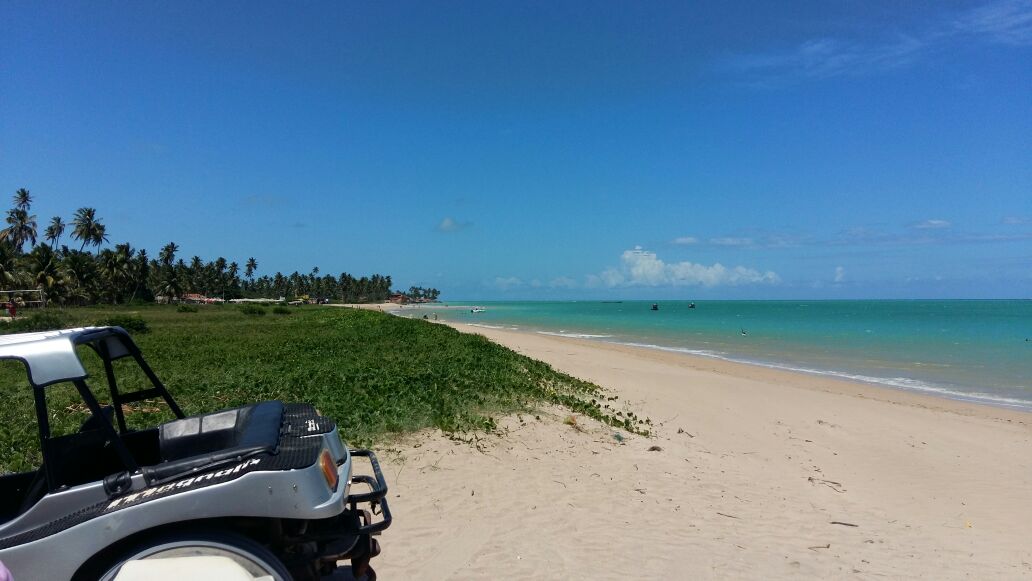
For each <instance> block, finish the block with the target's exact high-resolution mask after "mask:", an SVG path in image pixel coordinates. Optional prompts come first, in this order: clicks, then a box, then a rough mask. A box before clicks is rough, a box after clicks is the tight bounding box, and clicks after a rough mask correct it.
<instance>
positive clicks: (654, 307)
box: [652, 303, 659, 311]
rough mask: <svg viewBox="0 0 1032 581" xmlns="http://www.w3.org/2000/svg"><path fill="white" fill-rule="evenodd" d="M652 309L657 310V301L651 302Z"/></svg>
mask: <svg viewBox="0 0 1032 581" xmlns="http://www.w3.org/2000/svg"><path fill="white" fill-rule="evenodd" d="M652 310H653V311H658V310H659V304H658V303H652Z"/></svg>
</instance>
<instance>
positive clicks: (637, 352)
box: [439, 321, 1032, 424]
mask: <svg viewBox="0 0 1032 581" xmlns="http://www.w3.org/2000/svg"><path fill="white" fill-rule="evenodd" d="M439 322H440V323H442V324H445V325H448V326H450V327H452V328H453V329H456V330H458V331H460V332H466V333H475V334H480V335H484V336H485V337H487V338H488V339H490V340H492V341H494V342H496V343H499V344H501V345H505V346H506V347H509V348H510V349H513V350H514V351H516V352H518V353H523V351H522V350H521V349H520V348H519V346H520V343H521V337H542V338H545V339H552V340H555V341H557V342H570V343H573V344H579V345H582V346H584V347H586V348H597V349H600V350H603V351H611V352H614V353H625V354H630V355H633V356H635V357H639V358H642V359H648V360H651V361H655V362H659V363H664V364H669V365H675V366H678V367H683V368H685V369H690V370H692V371H696V372H703V373H715V374H718V375H722V376H727V377H732V378H737V379H747V380H750V381H764V382H770V383H776V384H778V385H781V386H791V387H794V388H802V389H808V390H813V391H821V392H825V393H832V394H836V395H843V396H847V397H860V398H866V399H871V400H875V401H882V402H886V403H892V404H901V405H909V406H914V407H921V408H927V409H935V410H942V411H949V412H952V413H956V414H960V415H967V416H981V417H988V418H994V419H1000V420H1004V421H1012V422H1017V423H1021V424H1032V413H1030V412H1029V411H1025V410H1020V409H1014V408H1009V407H1005V406H999V405H994V404H991V403H988V402H986V403H983V402H980V401H965V400H959V399H953V398H949V397H945V396H939V395H933V394H929V393H922V392H919V391H912V390H909V389H906V388H898V387H892V386H888V385H881V384H876V383H867V382H864V381H859V380H852V379H846V378H841V377H835V376H832V375H821V374H817V373H806V372H804V371H799V370H794V369H779V368H776V367H768V366H766V365H763V364H758V363H747V362H742V361H732V360H727V359H719V358H716V357H708V356H705V355H695V354H691V353H682V352H674V351H666V350H663V349H655V348H652V347H646V346H634V345H627V344H624V343H617V342H612V341H598V340H592V339H582V338H576V337H566V336H557V335H554V334H541V333H538V332H536V331H521V330H512V329H494V328H489V327H482V326H473V325H470V324H468V323H460V322H454V321H439ZM525 340H526V339H523V340H522V341H525Z"/></svg>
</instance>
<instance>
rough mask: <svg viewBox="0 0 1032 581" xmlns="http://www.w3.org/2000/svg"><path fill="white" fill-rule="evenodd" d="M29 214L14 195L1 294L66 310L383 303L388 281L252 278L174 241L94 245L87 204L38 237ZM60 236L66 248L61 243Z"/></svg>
mask: <svg viewBox="0 0 1032 581" xmlns="http://www.w3.org/2000/svg"><path fill="white" fill-rule="evenodd" d="M31 209H32V195H31V194H30V193H29V191H28V190H26V189H24V188H22V189H19V190H18V191H17V192H15V194H14V205H13V207H12V208H11V209H9V210H8V211H7V217H6V221H7V227H6V228H4V229H3V230H2V231H0V290H28V289H38V290H42V291H43V292H44V293H45V295H46V299H47V301H48V302H54V303H58V304H68V305H88V304H95V303H112V304H121V303H127V302H132V301H154V300H155V299H158V298H160V299H162V300H164V301H168V302H171V301H177V300H182V299H183V298H184V297H186V295H189V294H199V295H203V296H206V297H210V298H222V299H234V298H268V299H277V298H280V297H284V298H287V299H288V300H289V299H294V298H298V297H303V296H309V297H312V298H325V299H333V300H340V301H343V302H349V303H360V302H379V301H384V300H387V298H388V296H390V294H391V277H390V276H385V275H381V274H373V275H371V276H362V277H358V278H356V277H354V276H352V275H351V274H348V273H346V272H342V273H340V274H339V275H337V276H334V275H330V274H323V275H320V271H319V267H315V268H313V269H312V270H311V271H310V272H308V273H301V272H298V271H294V272H292V273H290V274H283V273H281V272H277V273H275V274H274V275H271V276H270V275H264V276H258V277H256V276H255V275H256V274H257V271H258V261H257V260H255V259H254V258H253V257H251V258H248V259H247V260H246V261H244V264H243V267H242V268H241V265H240V264H239V263H237V262H233V261H227V260H226V259H225V258H223V257H221V256H220V257H218V258H216V259H215V260H211V261H205V260H203V259H202V258H201V257H199V256H193V257H191V258H190V259H189V260H185V259H184V258H182V257H180V256H179V245H178V244H176V243H175V242H169V243H168V244H166V245H165V246H163V247H162V248H161V251H160V252H158V255H157V257H156V258H151V257H150V256H148V254H147V251H146V249H143V248H139V249H137V248H133V247H132V246H131V245H130V244H129V243H122V244H115V245H114V247H111V248H101V246H102V245H103V244H104V243H105V242H108V234H107V227H106V225H105V224H104V223H103V222H102V220H101V219H100V218H99V217H98V216H97V211H96V209H94V208H88V207H85V208H79V209H78V210H76V212H75V214H74V216H73V217H72V220H71V222H70V223H66V222H65V221H64V220H63V219H62V218H61V217H60V216H55V217H54V218H52V219H51V220H50V222H49V224H48V225H47V226H46V228H45V229H44V230H43V233H42V234H43V236H42V238H40V237H39V226H38V223H37V221H36V216H35V215H33V214H32V213H31ZM66 234H67V235H68V237H69V238H70V239H71V240H72V246H67V245H65V244H62V240H63V239H64V237H65V235H66ZM76 244H78V248H75V245H76ZM435 297H436V295H435Z"/></svg>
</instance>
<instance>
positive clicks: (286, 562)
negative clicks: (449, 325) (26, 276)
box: [0, 327, 391, 581]
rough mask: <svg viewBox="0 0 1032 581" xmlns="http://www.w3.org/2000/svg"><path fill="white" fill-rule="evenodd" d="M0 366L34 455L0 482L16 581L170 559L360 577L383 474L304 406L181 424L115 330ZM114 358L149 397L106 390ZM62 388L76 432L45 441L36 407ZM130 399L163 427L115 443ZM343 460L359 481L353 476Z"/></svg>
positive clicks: (277, 572) (257, 571)
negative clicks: (99, 389) (18, 367)
mask: <svg viewBox="0 0 1032 581" xmlns="http://www.w3.org/2000/svg"><path fill="white" fill-rule="evenodd" d="M82 346H85V347H88V348H89V349H92V350H93V351H94V352H96V354H97V355H98V356H99V359H100V361H101V362H102V363H103V368H104V375H105V376H106V381H107V385H108V390H109V394H107V395H108V396H109V397H107V398H106V399H107V401H109V402H110V404H108V405H102V404H101V402H100V401H99V400H98V398H97V396H96V395H94V392H93V391H92V390H91V387H90V385H89V384H87V378H88V377H87V373H86V370H85V368H84V366H83V363H82V360H81V359H80V357H79V355H78V353H77V351H76V348H77V347H82ZM0 359H14V360H18V361H21V362H22V363H23V364H24V365H25V367H26V369H27V371H28V378H29V384H30V386H31V389H32V393H33V396H34V403H35V408H36V419H37V422H38V424H39V426H38V427H39V437H40V444H41V452H42V457H43V466H42V467H41V468H39V470H36V471H31V472H24V473H18V474H7V475H4V476H0V561H3V563H4V564H6V566H7V567H8V569H10V570H11V572H12V574H13V575H14V578H15V579H17V580H18V581H30V580H33V579H39V580H47V581H52V580H59V579H72V580H87V579H89V580H93V579H114V578H115V577H116V576H117V575H118V573H119V570H120V568H121V567H122V565H123V564H124V563H126V562H128V561H130V560H140V559H160V558H163V557H181V556H184V555H217V556H220V557H229V558H230V559H232V560H234V561H235V562H236V563H237V564H239V565H240V566H241V567H243V568H244V569H246V570H247V571H248V572H249V573H250V574H251V575H252V576H253V577H254V578H272V579H274V580H277V581H289V580H291V579H294V580H299V581H301V580H304V581H308V580H313V579H321V578H324V577H325V576H328V575H331V574H333V572H334V569H335V568H336V567H337V563H338V561H350V575H351V576H353V577H354V578H357V579H363V578H364V579H375V573H373V571H372V569H371V568H370V567H369V560H370V559H371V558H372V557H375V556H376V555H377V554H378V553H379V545H378V543H377V541H376V539H374V538H373V536H374V535H377V534H378V533H379V532H381V531H383V530H384V529H386V528H387V527H388V526H390V524H391V513H390V509H389V508H388V506H387V501H386V499H385V496H386V494H387V485H386V483H385V481H384V478H383V474H382V473H381V471H380V467H379V464H378V462H377V459H376V455H375V454H373V453H372V452H371V451H369V450H349V449H348V448H347V447H345V446H344V444H343V443H342V442H341V439H340V437H339V436H338V433H337V426H336V424H335V423H334V422H333V420H331V419H330V418H327V417H324V416H321V415H320V414H319V413H318V412H317V411H316V410H315V408H313V407H312V406H310V405H306V404H298V403H286V404H285V403H282V402H279V401H263V402H259V403H254V404H250V405H245V406H242V407H237V408H233V409H227V410H222V411H217V412H213V413H207V414H203V415H197V416H186V415H184V414H183V411H182V409H181V408H180V407H179V405H178V404H177V403H176V402H175V400H173V398H172V396H171V395H170V394H169V392H168V390H167V389H166V388H165V386H164V385H163V384H162V383H161V382H160V381H159V380H158V378H157V376H156V375H155V374H154V372H153V371H152V370H151V368H150V367H149V366H148V365H147V363H146V362H145V361H144V359H143V357H142V355H141V353H140V350H139V348H138V347H137V346H136V344H135V343H134V342H133V341H132V339H131V338H130V337H129V334H128V333H126V332H125V331H124V330H123V329H121V328H120V327H93V328H82V329H68V330H63V331H51V332H43V333H26V334H17V335H4V336H0ZM122 359H126V360H132V361H135V364H136V365H137V366H138V367H139V370H140V371H142V374H143V376H145V377H146V380H147V381H146V383H147V384H149V387H147V388H145V389H142V390H135V391H125V392H123V391H121V390H120V389H119V382H118V380H117V378H116V376H115V375H116V374H115V365H114V363H115V362H116V361H118V360H122ZM119 365H120V366H121V365H122V364H119ZM128 365H132V363H131V361H130V362H129V363H128ZM119 369H121V367H119ZM62 383H70V384H72V385H73V386H74V389H75V393H76V394H77V397H80V396H81V399H82V404H83V406H84V408H83V409H86V410H88V412H89V413H88V419H86V420H85V421H84V422H83V423H82V425H81V427H80V428H79V429H78V430H77V431H75V432H73V433H69V434H64V435H53V434H52V433H51V426H50V421H49V420H50V418H51V415H50V413H51V412H50V411H49V410H48V408H47V394H48V391H49V390H50V389H51V386H54V385H57V384H62ZM144 400H147V401H155V400H163V401H164V403H165V404H167V406H168V408H169V410H170V411H171V413H172V414H174V416H175V419H174V420H172V421H169V422H167V423H163V424H161V425H157V426H153V427H149V428H145V429H130V428H129V427H128V426H127V424H126V413H125V410H126V409H130V408H129V405H130V404H133V403H135V402H143V401H144ZM137 405H140V404H137ZM358 458H364V459H365V461H367V462H368V464H369V467H370V468H371V470H370V471H371V474H353V473H352V469H353V462H355V461H356V460H357V459H358ZM356 484H357V485H359V486H357V487H355V488H356V490H353V489H352V488H353V485H356ZM359 489H360V490H359ZM345 568H346V567H345Z"/></svg>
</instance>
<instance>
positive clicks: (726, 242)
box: [709, 236, 753, 246]
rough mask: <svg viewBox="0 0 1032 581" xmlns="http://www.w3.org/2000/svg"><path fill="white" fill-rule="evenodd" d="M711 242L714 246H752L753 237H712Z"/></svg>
mask: <svg viewBox="0 0 1032 581" xmlns="http://www.w3.org/2000/svg"><path fill="white" fill-rule="evenodd" d="M709 243H710V244H712V245H714V246H752V244H753V239H752V238H735V237H733V236H724V237H721V238H710V239H709Z"/></svg>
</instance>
